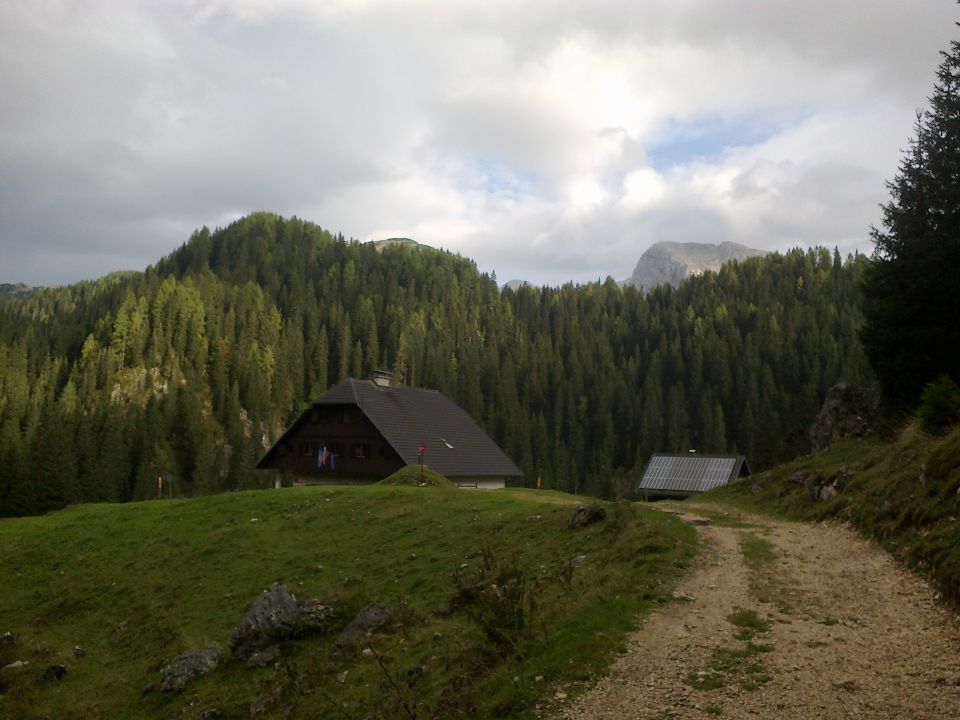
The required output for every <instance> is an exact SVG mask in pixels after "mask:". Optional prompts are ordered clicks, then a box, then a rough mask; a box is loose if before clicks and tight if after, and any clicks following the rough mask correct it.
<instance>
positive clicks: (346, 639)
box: [337, 602, 393, 647]
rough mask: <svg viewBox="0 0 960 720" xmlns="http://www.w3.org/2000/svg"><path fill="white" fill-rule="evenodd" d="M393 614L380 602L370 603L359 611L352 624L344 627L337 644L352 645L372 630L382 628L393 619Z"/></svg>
mask: <svg viewBox="0 0 960 720" xmlns="http://www.w3.org/2000/svg"><path fill="white" fill-rule="evenodd" d="M392 620H393V616H392V615H391V614H390V611H389V610H387V609H386V608H385V607H383V606H382V605H380V604H379V603H375V602H374V603H370V604H369V605H367V606H366V607H365V608H364V609H363V610H361V611H360V612H358V613H357V615H356V617H354V618H353V620H351V621H350V624H349V625H347V627H345V628H344V630H343V632H342V633H340V637H338V638H337V645H340V646H341V647H342V646H343V645H351V644H353V643H355V642H357V641H358V640H361V639H362V638H364V637H366V636H367V635H369V634H370V633H372V632H376V631H377V630H382V629H383V628H385V627H386V626H387V625H388V624H389V623H390V622H391V621H392Z"/></svg>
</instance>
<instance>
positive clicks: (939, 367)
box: [862, 42, 960, 410]
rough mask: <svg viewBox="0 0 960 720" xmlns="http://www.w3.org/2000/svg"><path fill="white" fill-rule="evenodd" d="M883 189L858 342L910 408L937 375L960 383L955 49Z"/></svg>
mask: <svg viewBox="0 0 960 720" xmlns="http://www.w3.org/2000/svg"><path fill="white" fill-rule="evenodd" d="M943 57H944V59H943V62H942V64H941V65H940V68H939V70H938V72H937V83H936V85H935V88H934V94H933V97H932V98H931V100H930V102H931V107H930V109H929V110H926V111H924V112H923V113H920V114H918V116H917V123H916V129H915V132H916V135H915V137H914V138H913V139H912V141H911V143H910V147H909V148H908V150H907V151H906V153H905V154H904V158H903V160H902V161H901V163H900V171H899V172H898V174H897V175H896V177H895V178H894V180H893V181H892V182H890V183H888V186H889V189H890V201H889V202H888V203H887V204H886V205H885V206H884V208H883V210H884V214H883V229H882V230H878V229H874V231H873V239H874V243H875V248H876V252H875V254H874V257H873V259H872V260H871V262H870V263H869V267H868V268H867V271H866V274H865V282H864V294H865V306H864V312H865V322H864V326H863V332H862V339H863V344H864V347H865V349H866V352H867V353H868V356H869V358H870V363H871V365H872V367H873V369H874V370H875V372H876V376H877V378H878V380H879V382H880V385H881V389H882V390H883V393H884V396H885V397H886V399H887V400H888V401H889V402H890V404H891V405H892V406H893V407H894V408H896V409H900V410H912V409H913V408H914V407H915V406H916V403H917V400H918V398H919V396H920V390H921V389H922V388H923V386H924V385H925V384H927V383H929V382H931V381H933V380H934V379H936V378H937V377H939V376H941V375H947V376H949V377H952V378H953V379H954V380H955V381H960V324H958V323H957V318H958V317H960V275H958V272H960V43H958V42H954V43H953V44H952V45H951V49H950V52H947V53H943Z"/></svg>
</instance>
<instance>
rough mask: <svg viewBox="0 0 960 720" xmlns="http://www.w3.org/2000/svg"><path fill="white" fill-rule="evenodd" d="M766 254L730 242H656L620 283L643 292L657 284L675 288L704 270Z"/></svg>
mask: <svg viewBox="0 0 960 720" xmlns="http://www.w3.org/2000/svg"><path fill="white" fill-rule="evenodd" d="M766 254H767V253H766V252H765V251H763V250H754V249H753V248H749V247H747V246H746V245H739V244H738V243H733V242H723V243H720V244H719V245H711V244H709V243H677V242H658V243H654V244H653V245H651V246H650V247H649V248H648V249H647V251H646V252H645V253H643V255H641V256H640V260H639V261H638V262H637V266H636V268H634V270H633V275H631V276H630V278H629V279H628V280H625V281H624V282H623V284H624V285H632V286H633V287H636V288H643V289H644V290H646V291H647V292H649V291H650V290H653V289H654V288H655V287H657V285H673V286H674V287H676V286H677V285H679V284H680V281H681V280H683V279H684V278H688V277H691V276H692V275H700V274H702V273H704V272H706V271H707V270H712V271H713V272H717V271H719V270H720V268H721V267H722V266H723V264H724V263H726V262H730V261H732V260H745V259H747V258H750V257H757V256H761V255H766Z"/></svg>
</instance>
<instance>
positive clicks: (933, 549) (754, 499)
mask: <svg viewBox="0 0 960 720" xmlns="http://www.w3.org/2000/svg"><path fill="white" fill-rule="evenodd" d="M704 499H713V500H720V501H728V502H732V503H733V504H735V505H738V506H740V507H742V508H745V509H748V510H754V511H765V512H774V513H778V514H781V515H785V516H787V517H791V518H795V519H802V520H823V519H828V518H835V519H838V520H842V521H848V522H850V523H851V524H852V525H853V526H855V527H856V528H857V529H858V530H860V531H861V532H862V533H863V534H864V535H866V536H868V537H872V538H875V539H876V540H878V541H879V542H880V543H881V544H882V545H883V546H884V547H886V548H887V549H888V550H889V551H890V552H892V553H893V554H894V555H896V556H897V557H899V558H900V559H902V560H903V561H904V562H905V563H906V564H908V565H910V566H911V567H913V568H915V569H917V570H918V571H919V572H921V573H923V574H925V575H926V576H928V577H929V578H930V579H931V580H932V581H933V582H934V583H935V584H936V585H937V586H938V588H939V589H940V591H941V592H942V593H943V595H944V597H946V598H947V599H948V600H949V601H951V602H952V603H954V604H957V603H960V522H957V519H958V518H960V427H956V428H954V429H953V430H952V431H951V432H949V433H947V434H945V435H943V436H939V437H935V436H930V435H927V434H925V433H923V432H920V431H919V430H918V429H917V428H916V427H915V426H911V427H908V428H907V429H906V430H905V431H904V432H903V433H902V435H901V437H900V438H899V439H898V440H896V441H895V442H893V443H889V444H884V443H881V442H879V441H877V440H849V441H846V442H842V443H838V444H836V445H834V446H832V447H830V448H828V449H827V450H826V451H825V452H823V453H820V454H819V455H815V456H809V457H803V458H799V459H797V460H795V461H793V462H791V463H787V464H785V465H781V466H779V467H776V468H774V469H772V470H770V471H768V472H765V473H762V474H759V475H754V476H752V477H750V478H745V479H744V480H741V481H739V482H736V483H733V484H731V485H728V486H727V487H725V488H721V489H719V490H716V491H714V492H711V493H708V494H706V495H705V496H704Z"/></svg>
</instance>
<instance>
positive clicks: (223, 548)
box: [0, 486, 696, 718]
mask: <svg viewBox="0 0 960 720" xmlns="http://www.w3.org/2000/svg"><path fill="white" fill-rule="evenodd" d="M570 499H571V498H569V497H564V496H560V495H558V494H556V493H552V494H549V495H544V496H543V497H542V498H540V497H538V496H536V495H534V494H533V493H524V494H520V493H509V492H497V491H495V492H477V491H455V492H454V491H442V490H438V489H435V488H429V487H428V488H420V487H405V486H365V487H335V488H334V487H308V488H291V489H284V490H269V491H255V492H242V493H232V494H226V495H218V496H212V497H206V498H200V499H195V500H173V501H153V502H145V503H131V504H126V505H85V506H78V507H72V508H68V509H67V510H64V511H60V512H57V513H53V514H50V515H47V516H42V517H31V518H17V519H6V520H2V521H0V568H2V576H3V577H2V590H0V635H3V634H4V633H6V632H9V633H12V636H13V640H12V641H11V640H10V639H9V638H7V639H3V640H0V668H3V667H4V666H6V665H8V664H10V663H13V662H14V661H18V660H22V661H25V662H27V663H28V664H27V665H26V666H23V667H21V668H19V669H11V668H7V669H3V670H0V717H3V718H34V717H37V718H39V717H57V718H80V717H83V718H118V717H123V718H137V717H145V718H160V717H163V718H167V717H186V718H200V717H207V718H211V717H221V718H241V717H244V718H245V717H250V715H251V704H252V703H254V701H258V702H259V704H260V705H261V706H262V707H263V708H264V711H263V713H262V714H258V715H257V716H258V717H266V718H270V717H290V718H317V717H322V718H326V717H340V718H394V717H406V718H410V717H412V716H415V717H418V718H430V717H438V718H440V717H529V716H532V714H533V712H534V706H535V704H536V703H538V702H542V701H543V700H544V699H545V698H549V697H552V695H553V693H554V692H556V688H558V687H563V688H569V687H570V686H571V684H575V683H577V682H578V681H580V680H583V679H586V678H587V677H589V676H590V675H592V674H594V673H596V672H597V671H598V670H599V669H601V668H603V667H604V666H605V665H606V664H607V663H608V662H609V661H610V659H611V658H612V656H613V655H614V654H615V653H616V651H617V650H618V649H619V648H620V647H621V646H622V643H623V638H624V634H625V633H626V632H627V631H628V630H629V629H630V628H631V627H632V626H633V625H634V623H635V622H636V618H637V613H639V612H642V611H643V610H645V609H647V608H649V607H650V606H651V605H653V604H655V603H657V602H663V601H665V599H666V597H667V596H668V595H667V594H668V592H669V587H670V584H671V583H670V580H671V579H672V578H673V577H674V576H675V575H676V574H677V573H678V572H679V569H680V568H683V567H684V566H685V565H686V564H687V563H688V562H689V560H690V558H691V557H692V555H693V553H694V549H695V543H696V538H695V533H694V532H693V530H692V529H691V528H689V527H688V526H685V525H682V524H681V523H679V522H678V521H677V520H676V519H674V518H672V517H670V516H666V515H664V514H661V513H655V512H651V511H649V510H646V509H644V508H641V507H635V506H632V505H629V504H608V505H606V508H607V518H606V520H604V521H603V522H601V523H598V524H596V525H593V526H591V527H589V528H586V529H581V530H571V529H569V528H568V527H567V523H568V519H569V516H570V511H571V508H572V505H571V504H570V503H569V500H570ZM581 556H582V559H577V560H574V559H575V558H580V557H581ZM572 560H573V562H571V561H572ZM275 581H279V582H283V583H285V584H286V585H287V586H288V587H289V588H290V589H291V590H292V591H293V592H294V593H295V594H296V595H297V596H298V597H301V598H319V599H321V600H324V601H326V602H328V603H330V604H332V605H333V606H334V607H335V608H336V610H337V613H338V620H337V627H336V628H335V631H334V632H333V633H332V634H330V635H329V636H314V637H309V638H302V639H300V640H297V641H295V642H289V643H286V644H284V645H283V646H282V656H281V658H280V659H279V661H278V662H276V663H274V664H272V665H270V666H268V667H264V668H260V669H250V668H248V667H246V665H244V664H242V663H240V662H236V661H231V660H230V659H229V652H228V650H227V648H228V642H229V638H230V634H231V631H232V630H233V628H234V626H235V625H236V623H237V622H238V621H239V619H240V618H241V616H242V615H243V613H244V612H245V611H246V609H247V608H248V607H249V605H250V603H251V602H252V601H253V600H254V599H255V598H256V597H257V595H258V594H259V593H260V592H261V591H262V590H263V589H264V588H266V587H267V586H268V585H269V584H270V583H272V582H275ZM470 585H476V586H477V587H478V588H479V589H480V590H479V592H478V593H477V594H476V596H475V597H474V598H473V599H472V600H469V601H467V602H465V603H464V607H463V608H462V609H460V610H458V611H454V612H445V611H444V608H445V606H446V605H447V603H448V600H449V599H450V598H451V597H452V596H453V595H454V594H456V593H457V591H458V588H462V587H465V586H470ZM372 601H378V602H380V603H381V604H382V605H384V606H386V607H387V608H388V609H389V610H390V611H391V612H392V613H393V614H394V617H395V618H396V619H397V620H398V622H399V624H400V626H399V627H398V628H395V629H394V630H393V631H392V632H390V633H384V634H377V635H374V636H372V637H371V638H370V648H369V650H367V651H366V652H364V650H365V648H363V647H361V648H356V649H346V648H340V649H338V648H337V647H336V644H335V637H336V634H337V632H339V630H340V629H341V628H342V627H344V626H345V625H346V624H347V623H348V622H349V621H350V620H351V619H352V617H353V615H354V614H355V613H356V612H357V611H358V610H360V609H361V608H362V607H364V606H366V605H367V604H368V603H370V602H372ZM212 644H218V645H220V646H221V647H222V648H223V649H224V655H225V656H226V659H225V661H224V662H221V664H220V666H219V667H218V668H217V669H216V670H214V671H213V672H212V673H211V674H209V675H207V676H204V677H202V678H199V679H197V680H194V681H193V682H192V683H191V684H190V685H189V686H188V687H187V688H186V689H185V690H184V691H183V692H182V693H179V694H171V693H163V692H160V690H159V689H158V688H157V681H158V680H159V669H160V668H161V666H162V665H163V664H164V663H165V662H166V661H168V660H170V659H172V658H173V657H174V656H176V655H177V654H179V653H181V652H183V651H186V650H188V649H193V648H199V647H204V646H209V645H212ZM75 648H79V649H77V650H75ZM58 664H62V665H63V666H65V668H66V671H67V672H66V675H65V676H64V677H62V678H61V679H59V680H57V679H54V678H52V677H47V678H45V677H44V675H45V671H46V670H47V668H49V667H51V666H54V665H58ZM404 705H406V708H407V709H406V710H405V709H404ZM214 709H215V710H216V712H214ZM408 710H409V712H408ZM411 713H413V714H412V715H411Z"/></svg>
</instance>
